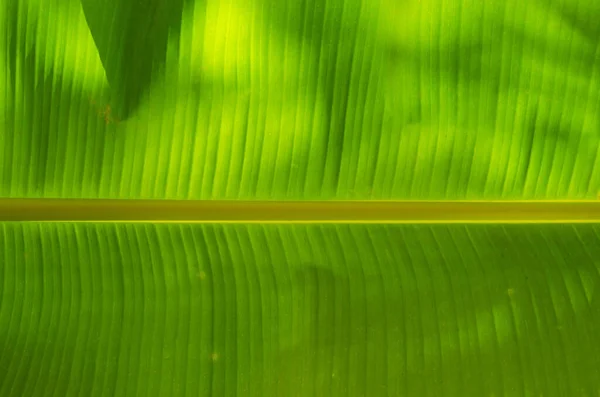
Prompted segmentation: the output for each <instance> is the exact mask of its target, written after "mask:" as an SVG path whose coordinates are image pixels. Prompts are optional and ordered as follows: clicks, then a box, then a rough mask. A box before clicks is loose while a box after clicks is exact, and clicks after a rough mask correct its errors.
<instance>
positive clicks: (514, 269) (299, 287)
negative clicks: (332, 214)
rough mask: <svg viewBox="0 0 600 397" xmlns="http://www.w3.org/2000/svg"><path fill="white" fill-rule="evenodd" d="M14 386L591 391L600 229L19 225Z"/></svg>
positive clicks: (13, 286) (22, 391) (14, 247)
mask: <svg viewBox="0 0 600 397" xmlns="http://www.w3.org/2000/svg"><path fill="white" fill-rule="evenodd" d="M0 252H2V256H1V257H0V263H1V265H2V266H1V269H2V273H1V274H2V282H1V286H2V287H1V288H2V295H1V296H2V299H1V300H0V368H1V369H2V370H1V371H0V395H2V396H9V395H10V396H13V395H23V396H25V395H27V396H31V395H33V396H38V395H61V396H70V395H110V396H112V395H144V396H154V395H156V396H171V395H172V396H184V395H186V396H187V395H190V396H197V395H215V396H228V395H244V396H308V395H315V394H316V395H330V396H338V395H339V396H348V395H350V396H354V395H357V396H358V395H370V396H373V395H393V396H397V395H411V396H412V395H415V396H416V395H419V396H441V395H444V396H455V395H456V396H465V395H469V396H471V395H478V396H479V395H483V396H489V395H555V394H556V395H558V394H560V395H577V396H593V395H595V394H597V392H598V390H599V388H600V383H599V381H598V377H597V376H596V375H597V371H598V368H599V367H600V358H599V357H600V344H599V343H598V331H599V330H600V301H599V297H600V295H599V293H600V261H599V258H600V229H599V228H598V226H592V225H589V226H586V225H581V226H569V225H547V226H531V227H522V226H518V225H513V226H494V225H473V226H461V225H455V226H444V225H439V226H410V225H405V226H384V225H372V226H364V225H355V226H347V225H320V226H319V225H313V226H301V225H295V226H292V225H279V226H277V225H272V226H262V225H253V226H246V225H168V224H162V225H152V224H136V225H127V224H110V223H109V224H72V223H58V224H52V223H23V224H4V225H3V226H2V231H1V238H0Z"/></svg>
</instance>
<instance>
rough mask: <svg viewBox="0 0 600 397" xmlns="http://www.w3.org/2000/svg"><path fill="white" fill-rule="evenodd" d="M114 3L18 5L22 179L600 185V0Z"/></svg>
mask: <svg viewBox="0 0 600 397" xmlns="http://www.w3.org/2000/svg"><path fill="white" fill-rule="evenodd" d="M94 1H95V0H85V1H84V2H83V3H79V2H78V1H76V0H68V1H62V2H58V1H56V0H53V1H48V2H40V1H39V0H11V1H8V2H4V3H3V6H2V8H3V9H4V11H3V15H4V17H3V18H4V19H3V20H6V21H9V20H13V21H14V20H18V21H19V22H18V23H16V26H15V23H6V24H3V26H6V27H9V26H12V28H10V29H12V30H11V32H9V31H8V30H3V33H2V34H1V35H2V38H3V40H2V41H0V42H1V43H2V44H1V45H2V46H3V50H2V51H0V52H2V53H3V55H4V57H5V58H6V62H7V63H8V60H9V59H10V60H11V62H12V64H14V65H16V66H15V67H16V68H17V74H19V76H25V75H32V76H33V75H35V76H38V77H36V79H37V80H40V79H41V76H42V70H43V76H44V83H43V84H35V85H33V88H27V89H26V88H24V87H25V86H24V84H25V82H24V81H23V80H22V79H21V80H19V79H17V80H15V84H17V86H16V87H11V84H9V83H10V81H11V80H10V79H9V80H2V82H0V96H2V97H3V98H2V100H1V105H2V111H1V113H2V114H4V120H9V121H10V120H12V121H11V122H14V123H15V124H14V126H11V124H10V123H9V124H5V128H4V129H3V131H5V133H4V134H3V136H2V141H1V142H0V145H1V146H0V149H1V150H2V152H3V153H4V155H3V159H4V160H5V161H4V164H3V166H2V168H1V169H0V176H1V180H3V181H5V182H4V184H3V186H2V187H1V189H2V190H1V191H0V193H1V195H2V196H3V197H26V196H40V197H85V198H99V197H102V198H172V199H188V198H189V199H371V198H374V199H464V198H467V199H482V198H485V199H522V198H526V199H533V198H535V199H582V198H587V199H589V198H595V197H596V196H597V194H598V191H600V161H599V160H598V158H599V157H598V154H599V150H600V132H599V131H600V119H599V118H598V114H600V113H599V111H598V106H599V104H600V83H599V82H600V77H599V74H598V73H600V72H599V71H600V69H599V68H598V61H599V59H600V53H599V52H598V51H597V48H598V36H597V35H595V34H594V33H595V32H596V30H597V29H596V28H595V27H594V26H595V25H594V21H596V20H598V18H600V10H599V9H598V6H597V5H596V2H594V1H591V0H565V1H561V2H558V1H543V0H536V1H528V2H523V1H518V0H502V1H494V2H491V3H490V2H480V1H473V0H452V1H442V0H422V1H416V0H415V1H409V2H401V3H397V2H389V1H386V0H378V1H375V2H372V1H371V2H366V1H362V0H350V1H345V2H329V1H328V2H324V1H321V0H309V1H292V2H289V1H288V2H275V1H270V0H256V1H252V2H243V1H239V0H225V1H219V2H210V3H206V4H205V3H204V2H201V1H199V0H198V1H191V0H190V1H189V2H188V3H185V4H184V3H183V2H181V1H179V2H176V3H168V4H171V5H169V6H168V7H167V6H166V5H165V4H167V3H163V2H159V1H158V0H156V1H155V0H153V2H151V3H148V8H147V9H146V8H143V7H142V8H143V10H142V9H140V10H138V9H137V7H138V5H137V3H135V4H134V3H131V2H130V1H113V2H111V3H105V2H102V4H100V3H96V2H94ZM7 4H8V5H10V4H17V5H18V17H17V18H13V17H11V16H9V15H8V14H7V13H6V8H7ZM140 7H141V5H140ZM161 7H167V8H166V9H165V12H162V11H158V10H159V9H160V10H162V9H163V8H161ZM153 15H154V16H156V17H157V18H159V19H158V20H157V21H156V24H155V25H152V26H153V27H152V28H151V29H150V30H148V29H149V28H148V26H149V24H150V20H151V18H152V16H153ZM132 16H133V17H132ZM11 18H12V19H11ZM109 19H112V20H114V22H113V23H108V22H106V21H108V20H109ZM102 21H105V22H106V23H105V22H102ZM10 29H9V30H10ZM146 33H147V34H146ZM15 37H17V38H18V40H17V41H18V42H19V43H20V44H19V45H18V46H16V47H13V48H14V50H13V51H12V52H11V51H9V50H8V48H9V46H8V43H12V42H13V41H14V38H15ZM34 43H35V49H34V50H33V51H34V53H35V54H36V55H35V57H34V58H35V65H36V66H35V70H36V71H35V72H34V71H31V72H26V71H25V70H23V68H24V67H25V66H26V63H23V61H18V62H17V61H16V60H17V59H21V60H23V59H30V58H27V57H28V55H27V54H28V53H27V51H31V50H28V49H31V48H34V47H33V46H34ZM28 67H29V66H28ZM6 69H7V68H6V67H5V70H6ZM103 70H105V71H106V72H103ZM37 80H36V81H37ZM109 87H110V89H109ZM24 92H25V93H27V94H26V95H24V94H22V93H24ZM111 92H112V94H111ZM31 97H33V98H34V99H32V98H31ZM35 98H37V99H35ZM39 98H47V100H41V99H39ZM49 103H51V104H52V107H51V111H50V112H49V111H48V110H47V107H48V106H50V105H49ZM125 108H127V109H129V110H130V111H127V113H128V116H127V118H126V119H123V117H121V116H122V115H121V114H120V112H121V110H122V109H125ZM38 113H39V114H46V113H49V114H50V115H51V116H50V119H49V120H48V121H45V122H43V123H42V122H41V120H42V118H43V117H44V116H35V117H34V118H33V120H32V118H31V117H29V116H28V115H30V114H38ZM40 117H42V118H40ZM31 121H33V123H32V124H30V123H31ZM36 123H38V124H36ZM40 148H42V149H40ZM43 148H52V149H48V150H49V153H48V154H47V155H42V156H40V155H39V152H40V150H42V151H43V150H44V149H43ZM56 153H60V156H56ZM55 156H56V157H55ZM9 159H10V160H9ZM40 169H42V170H44V171H43V175H42V174H40V177H39V178H38V179H40V180H39V181H38V182H36V183H35V184H32V182H30V181H31V179H32V177H31V175H30V174H29V171H30V170H31V172H37V173H42V171H39V170H40ZM9 181H10V182H9Z"/></svg>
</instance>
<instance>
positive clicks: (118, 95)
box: [81, 0, 187, 119]
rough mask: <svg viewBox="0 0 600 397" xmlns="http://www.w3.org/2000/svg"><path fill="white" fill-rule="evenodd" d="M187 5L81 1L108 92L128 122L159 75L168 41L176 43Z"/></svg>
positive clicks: (181, 0)
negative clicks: (107, 84)
mask: <svg viewBox="0 0 600 397" xmlns="http://www.w3.org/2000/svg"><path fill="white" fill-rule="evenodd" d="M186 1H187V0H108V1H105V0H81V4H82V6H83V10H84V13H85V16H86V20H87V21H88V25H89V27H90V30H91V32H92V36H93V37H94V41H95V42H96V46H97V48H98V52H99V53H100V59H101V60H102V63H103V65H104V68H105V70H106V76H107V78H108V81H109V84H110V85H111V88H112V95H113V99H112V102H113V103H114V108H115V112H116V113H117V114H118V115H119V117H121V118H124V119H125V118H127V117H128V116H129V115H130V114H131V112H132V111H134V110H135V109H136V108H137V107H138V106H139V105H140V101H141V99H142V96H143V95H145V94H148V90H149V87H150V86H151V84H152V82H153V80H154V79H156V78H157V77H158V76H160V73H161V72H164V64H165V60H166V54H167V42H168V40H169V38H170V37H171V38H174V39H175V40H177V38H178V36H179V29H180V27H181V18H182V13H183V8H184V4H185V3H186Z"/></svg>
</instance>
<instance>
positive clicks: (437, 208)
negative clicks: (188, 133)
mask: <svg viewBox="0 0 600 397" xmlns="http://www.w3.org/2000/svg"><path fill="white" fill-rule="evenodd" d="M7 221H41V222H49V221H51V222H52V221H53V222H178V223H181V222H193V223H600V200H599V201H593V200H589V201H375V200H373V201H237V200H230V201H227V200H108V199H0V222H7Z"/></svg>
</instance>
